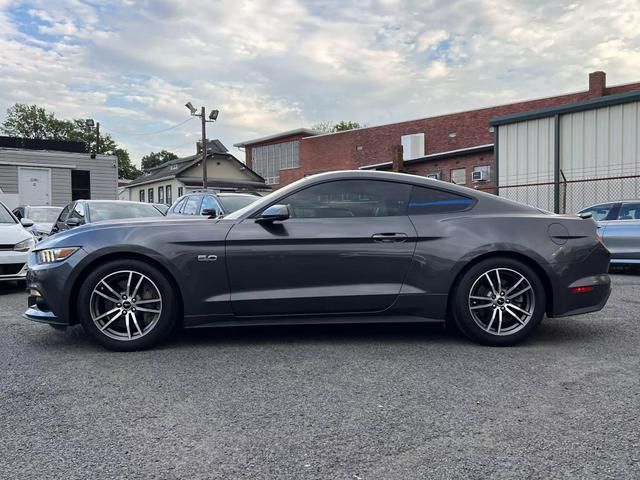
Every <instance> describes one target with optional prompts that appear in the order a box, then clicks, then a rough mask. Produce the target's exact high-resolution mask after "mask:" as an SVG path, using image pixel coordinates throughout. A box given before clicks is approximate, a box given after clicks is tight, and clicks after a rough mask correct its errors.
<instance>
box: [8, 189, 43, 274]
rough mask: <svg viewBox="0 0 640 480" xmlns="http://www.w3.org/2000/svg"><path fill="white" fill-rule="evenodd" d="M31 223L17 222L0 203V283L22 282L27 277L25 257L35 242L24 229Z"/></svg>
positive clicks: (31, 223)
mask: <svg viewBox="0 0 640 480" xmlns="http://www.w3.org/2000/svg"><path fill="white" fill-rule="evenodd" d="M31 225H33V222H29V221H26V222H23V223H21V222H19V221H18V219H17V218H16V217H15V216H14V215H13V214H12V213H11V212H10V211H9V209H8V208H7V207H6V206H5V205H4V203H2V202H0V282H2V281H8V280H24V279H25V277H26V275H27V255H28V254H29V250H31V249H32V248H33V247H34V246H35V244H36V240H35V238H34V237H33V235H32V234H31V233H29V232H28V231H27V230H26V229H25V227H30V226H31Z"/></svg>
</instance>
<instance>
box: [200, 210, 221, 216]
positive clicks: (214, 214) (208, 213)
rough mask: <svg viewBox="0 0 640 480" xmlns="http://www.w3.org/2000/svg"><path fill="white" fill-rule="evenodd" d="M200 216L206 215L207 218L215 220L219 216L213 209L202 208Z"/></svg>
mask: <svg viewBox="0 0 640 480" xmlns="http://www.w3.org/2000/svg"><path fill="white" fill-rule="evenodd" d="M202 215H207V216H208V217H214V218H215V217H219V216H220V212H218V210H216V209H215V208H203V209H202Z"/></svg>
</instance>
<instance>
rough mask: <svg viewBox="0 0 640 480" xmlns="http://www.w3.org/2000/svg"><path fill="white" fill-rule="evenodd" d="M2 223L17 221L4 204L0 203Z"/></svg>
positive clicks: (0, 221) (0, 219) (0, 220)
mask: <svg viewBox="0 0 640 480" xmlns="http://www.w3.org/2000/svg"><path fill="white" fill-rule="evenodd" d="M0 223H16V219H15V218H13V215H11V212H10V211H9V210H7V207H5V206H4V204H2V203H0Z"/></svg>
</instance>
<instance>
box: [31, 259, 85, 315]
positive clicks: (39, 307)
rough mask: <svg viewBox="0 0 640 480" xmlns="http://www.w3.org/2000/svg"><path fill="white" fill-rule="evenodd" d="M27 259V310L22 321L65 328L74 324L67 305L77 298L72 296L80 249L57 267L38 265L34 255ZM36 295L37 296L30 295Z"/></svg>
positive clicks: (51, 264)
mask: <svg viewBox="0 0 640 480" xmlns="http://www.w3.org/2000/svg"><path fill="white" fill-rule="evenodd" d="M31 255H33V256H30V257H29V264H28V269H27V277H26V280H27V291H28V292H29V297H28V298H27V309H26V310H25V312H24V313H23V317H24V318H27V319H29V320H33V321H35V322H42V323H48V324H51V325H57V326H68V325H72V324H74V323H76V322H75V318H74V317H73V315H72V312H71V309H70V305H71V302H73V301H74V300H75V299H76V298H77V295H76V294H75V292H73V288H74V283H75V280H76V278H75V276H74V274H73V270H74V266H76V265H77V264H78V263H79V262H80V261H81V260H82V259H83V258H84V257H85V256H86V254H85V252H84V251H83V250H82V249H80V250H78V251H77V252H75V253H74V254H73V255H71V256H70V257H69V258H68V259H67V260H65V261H62V262H59V263H50V264H46V265H38V264H36V262H35V254H31ZM35 292H39V294H40V295H34V294H33V293H35Z"/></svg>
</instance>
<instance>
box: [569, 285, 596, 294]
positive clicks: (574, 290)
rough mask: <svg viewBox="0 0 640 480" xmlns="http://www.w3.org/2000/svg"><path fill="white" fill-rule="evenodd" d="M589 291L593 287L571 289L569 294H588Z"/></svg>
mask: <svg viewBox="0 0 640 480" xmlns="http://www.w3.org/2000/svg"><path fill="white" fill-rule="evenodd" d="M591 290H593V286H587V287H573V288H572V289H571V293H587V292H590V291H591Z"/></svg>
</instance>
